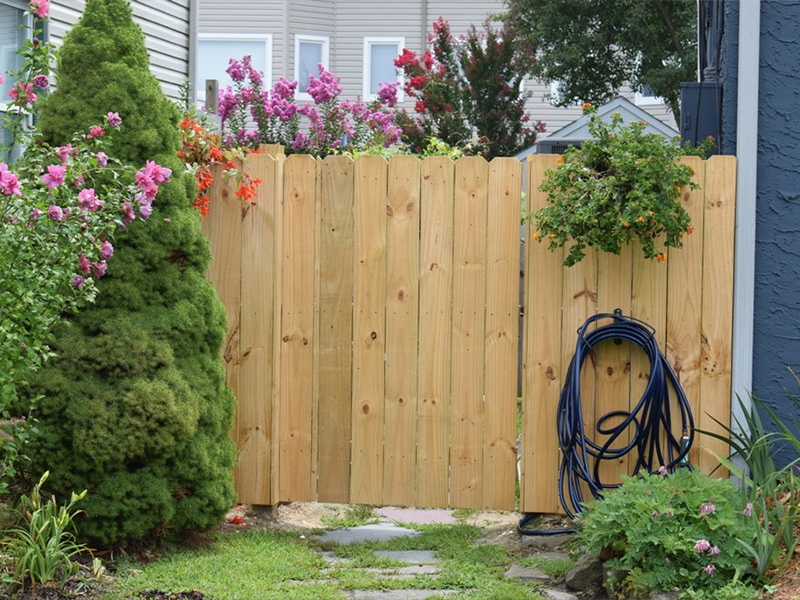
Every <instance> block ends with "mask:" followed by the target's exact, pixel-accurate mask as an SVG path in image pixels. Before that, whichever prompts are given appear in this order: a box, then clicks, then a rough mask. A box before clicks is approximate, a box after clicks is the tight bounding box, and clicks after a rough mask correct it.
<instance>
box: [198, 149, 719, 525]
mask: <svg viewBox="0 0 800 600" xmlns="http://www.w3.org/2000/svg"><path fill="white" fill-rule="evenodd" d="M554 161H555V157H551V156H541V157H536V158H534V159H532V160H531V161H529V163H528V169H527V172H528V182H526V186H527V190H528V198H531V199H532V203H533V204H532V205H533V206H538V205H541V204H542V203H543V202H544V199H543V198H542V197H541V194H539V193H538V192H536V191H535V190H536V189H537V188H538V183H539V182H540V180H541V177H542V176H543V173H544V169H545V168H548V167H550V166H554V164H555V163H554ZM691 164H692V165H693V167H694V168H695V171H696V178H697V180H698V182H699V183H700V184H701V186H702V191H698V192H692V193H687V194H686V196H685V198H684V201H685V202H686V204H687V208H688V209H689V210H690V212H691V213H692V219H693V224H694V228H695V233H694V234H693V235H692V236H689V238H688V240H687V243H686V244H685V247H684V248H682V249H681V250H679V251H671V252H670V253H669V257H668V260H667V262H666V263H664V264H658V263H651V262H649V261H648V262H646V263H645V261H643V260H641V259H640V257H639V256H638V254H637V252H635V251H631V250H627V251H625V252H624V253H623V254H622V256H619V257H617V256H604V255H601V256H594V255H593V254H590V255H589V256H588V257H587V258H586V259H584V261H583V262H582V263H580V264H579V265H578V266H576V267H572V268H569V269H566V268H563V267H561V265H560V261H561V257H560V255H559V254H553V253H550V252H548V251H547V250H546V247H545V245H544V244H541V245H540V244H529V245H528V247H527V257H526V261H527V264H528V265H529V266H528V276H527V277H526V307H525V310H526V326H525V361H524V362H525V365H526V369H525V374H524V399H523V413H524V418H523V431H522V447H523V460H522V474H523V478H522V482H521V484H520V490H521V509H522V510H524V511H527V512H557V511H558V510H559V507H558V504H557V494H556V491H557V490H556V482H555V481H556V480H555V475H556V470H557V461H558V447H557V443H556V437H555V435H556V429H555V412H556V404H557V400H558V391H559V390H560V387H561V384H562V383H563V382H562V381H561V379H562V377H563V374H564V373H565V371H566V365H567V364H568V360H569V358H570V356H571V352H572V348H574V343H575V332H576V330H577V328H578V327H579V326H580V325H581V324H582V323H583V321H584V320H585V318H586V317H588V316H589V315H590V314H592V313H594V312H595V311H601V312H606V311H609V312H610V311H611V310H613V309H614V308H622V309H623V311H624V312H625V313H627V314H633V315H634V316H637V317H639V318H642V319H644V320H646V321H648V322H650V323H651V324H652V325H653V326H654V327H655V328H656V330H657V335H658V336H659V343H660V345H661V347H662V348H663V349H665V352H666V353H667V354H668V356H669V358H670V360H671V362H672V363H673V364H674V365H675V366H676V370H677V371H678V372H679V375H680V377H681V381H682V383H683V384H684V387H685V389H686V392H687V394H688V395H689V397H690V398H691V401H692V407H693V409H694V411H695V415H696V416H697V417H698V421H699V422H700V426H702V427H706V428H711V427H712V424H713V422H712V421H710V420H709V417H708V416H706V415H705V411H707V412H708V413H710V415H712V416H716V417H717V418H719V419H720V420H722V421H723V422H727V421H728V420H729V412H730V344H731V318H732V309H731V306H732V265H733V253H732V243H733V204H734V203H733V196H734V193H733V190H734V189H735V186H734V180H735V175H734V170H735V163H734V159H732V158H729V157H718V158H713V159H711V160H710V161H708V162H704V161H699V160H693V159H692V162H691ZM244 168H245V170H246V171H247V172H248V173H249V174H250V175H251V176H253V177H259V178H261V180H262V183H261V185H260V186H259V188H258V196H257V198H256V199H255V202H254V203H252V204H250V203H247V204H242V202H241V200H240V199H239V197H237V196H236V195H235V183H234V182H233V181H229V182H224V181H223V178H222V177H221V176H218V177H216V178H215V186H214V188H213V189H212V208H211V211H210V213H209V217H208V219H207V221H206V222H205V230H206V233H207V235H208V237H209V240H210V242H211V246H212V251H213V253H214V259H213V261H212V263H211V265H210V268H209V278H210V279H211V280H212V281H213V282H214V284H215V286H216V287H217V290H218V292H219V294H220V297H221V299H222V301H223V304H224V305H225V308H226V311H227V314H228V319H229V331H228V335H227V338H226V343H225V346H224V348H223V358H224V361H225V366H226V371H227V381H228V384H229V385H230V386H231V387H232V388H233V390H234V392H235V393H236V395H237V398H238V405H237V416H236V424H235V427H234V430H233V432H232V436H233V438H234V440H235V442H236V444H237V447H238V449H239V462H238V465H237V467H236V473H235V475H236V486H237V491H238V493H239V499H240V501H242V502H246V503H253V504H275V503H277V502H282V501H289V500H304V501H310V500H317V501H324V502H353V503H367V504H396V505H415V506H430V507H445V506H452V507H475V508H484V507H485V508H492V509H498V510H506V509H513V508H514V506H515V482H516V443H515V442H516V437H517V374H518V367H517V351H518V343H519V340H518V333H517V331H518V329H517V328H518V314H519V273H520V246H519V242H520V235H519V234H520V206H521V190H522V187H523V182H522V169H521V164H520V163H519V162H518V161H516V160H515V159H510V158H509V159H495V160H494V161H492V162H491V163H487V162H486V161H484V160H483V159H481V158H462V159H460V160H459V161H457V162H455V163H453V162H452V161H451V160H449V159H447V158H442V157H435V158H427V159H425V160H422V161H420V160H418V159H417V158H415V157H410V156H403V157H397V158H394V159H392V160H391V161H389V162H388V163H387V162H386V161H385V160H384V159H383V158H381V157H374V156H366V157H361V158H359V159H358V160H357V161H352V160H351V159H349V158H346V157H329V158H326V159H325V160H319V159H314V158H311V157H309V156H297V155H295V156H290V157H289V158H285V157H283V156H278V157H272V156H268V155H265V154H258V155H252V156H249V157H248V158H247V159H246V163H245V165H244ZM704 290H706V293H703V292H704ZM710 291H713V293H710ZM643 360H645V359H643V357H641V356H639V355H638V354H637V353H636V351H635V350H634V351H633V352H631V350H630V349H629V348H628V347H627V346H623V347H622V348H613V349H608V350H606V349H605V348H601V351H599V352H598V355H597V366H596V374H595V372H594V371H592V372H591V373H588V371H587V374H586V377H585V379H586V389H585V390H584V394H585V395H586V396H587V397H592V398H595V403H594V407H593V409H594V410H596V411H598V412H600V411H604V410H608V408H606V407H612V406H614V407H618V406H619V404H620V402H622V403H623V404H624V406H627V403H628V401H629V400H628V399H629V396H631V395H633V396H636V397H637V398H638V396H637V394H638V393H639V392H640V390H641V389H642V388H643V385H644V383H643V382H644V381H645V380H646V377H647V373H646V371H647V364H642V361H643ZM590 419H591V415H587V421H589V420H590ZM699 442H700V447H699V449H696V450H695V451H694V455H693V460H694V461H695V462H697V461H699V464H701V466H703V467H705V468H707V467H708V466H710V465H711V462H712V461H713V458H711V455H710V454H709V452H710V451H711V450H712V449H715V448H716V449H718V450H722V448H720V447H719V445H715V444H714V443H712V442H711V440H709V439H703V438H700V439H699ZM698 452H699V454H698ZM626 467H627V465H619V466H618V469H619V470H624V469H625V468H626Z"/></svg>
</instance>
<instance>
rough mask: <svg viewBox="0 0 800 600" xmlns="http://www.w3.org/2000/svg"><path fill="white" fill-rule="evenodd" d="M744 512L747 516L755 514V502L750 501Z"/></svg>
mask: <svg viewBox="0 0 800 600" xmlns="http://www.w3.org/2000/svg"><path fill="white" fill-rule="evenodd" d="M742 513H743V514H744V516H745V517H749V516H750V515H752V514H753V503H752V502H748V503H747V505H746V506H745V507H744V510H743V511H742Z"/></svg>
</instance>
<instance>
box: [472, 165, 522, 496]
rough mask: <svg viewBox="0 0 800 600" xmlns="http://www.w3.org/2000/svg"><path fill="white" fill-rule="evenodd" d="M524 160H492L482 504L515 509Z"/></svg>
mask: <svg viewBox="0 0 800 600" xmlns="http://www.w3.org/2000/svg"><path fill="white" fill-rule="evenodd" d="M521 191H522V165H521V164H520V162H519V161H518V160H516V159H514V158H496V159H494V160H493V161H492V162H491V164H490V165H489V198H488V202H489V216H488V222H487V226H486V232H487V243H486V248H487V250H486V335H485V340H486V343H485V345H486V348H485V355H484V367H483V368H484V369H485V396H484V398H485V400H484V402H485V404H484V411H483V413H484V414H483V418H484V431H483V474H482V481H483V503H482V508H491V509H492V510H514V508H515V506H514V505H515V493H514V492H515V483H516V475H517V471H516V467H517V461H516V459H517V443H516V438H517V369H518V368H519V367H518V350H519V339H518V338H519V274H520V267H521V265H520V252H519V244H520V240H519V235H520V226H519V223H520V217H521V208H522V198H521Z"/></svg>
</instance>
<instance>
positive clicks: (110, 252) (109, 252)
mask: <svg viewBox="0 0 800 600" xmlns="http://www.w3.org/2000/svg"><path fill="white" fill-rule="evenodd" d="M100 256H102V257H103V258H104V259H106V260H108V259H109V258H111V257H112V256H114V246H112V245H111V242H109V241H108V240H105V241H104V242H103V245H102V246H100Z"/></svg>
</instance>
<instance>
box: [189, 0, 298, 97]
mask: <svg viewBox="0 0 800 600" xmlns="http://www.w3.org/2000/svg"><path fill="white" fill-rule="evenodd" d="M290 3H291V0H274V1H272V2H261V1H252V0H250V1H248V0H226V1H224V2H220V1H219V0H210V1H206V0H201V1H200V2H199V9H198V15H197V21H198V33H199V34H200V35H203V34H204V33H206V34H208V33H210V34H233V35H235V34H237V33H245V34H266V33H268V34H271V35H272V80H273V82H274V81H275V80H277V78H278V77H279V76H281V75H282V76H284V77H288V78H290V79H291V78H292V74H291V72H288V73H287V71H286V67H285V65H288V64H290V63H289V62H288V61H289V53H288V51H287V48H288V46H289V44H288V43H287V42H286V40H284V26H285V24H286V21H285V19H286V15H285V12H284V8H285V6H284V5H285V4H286V5H288V4H290ZM289 37H291V36H289ZM291 44H292V47H293V45H294V39H293V38H292V39H291ZM229 58H241V57H232V56H231V57H229ZM293 68H294V67H293V66H291V67H289V69H290V70H291V69H293Z"/></svg>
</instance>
